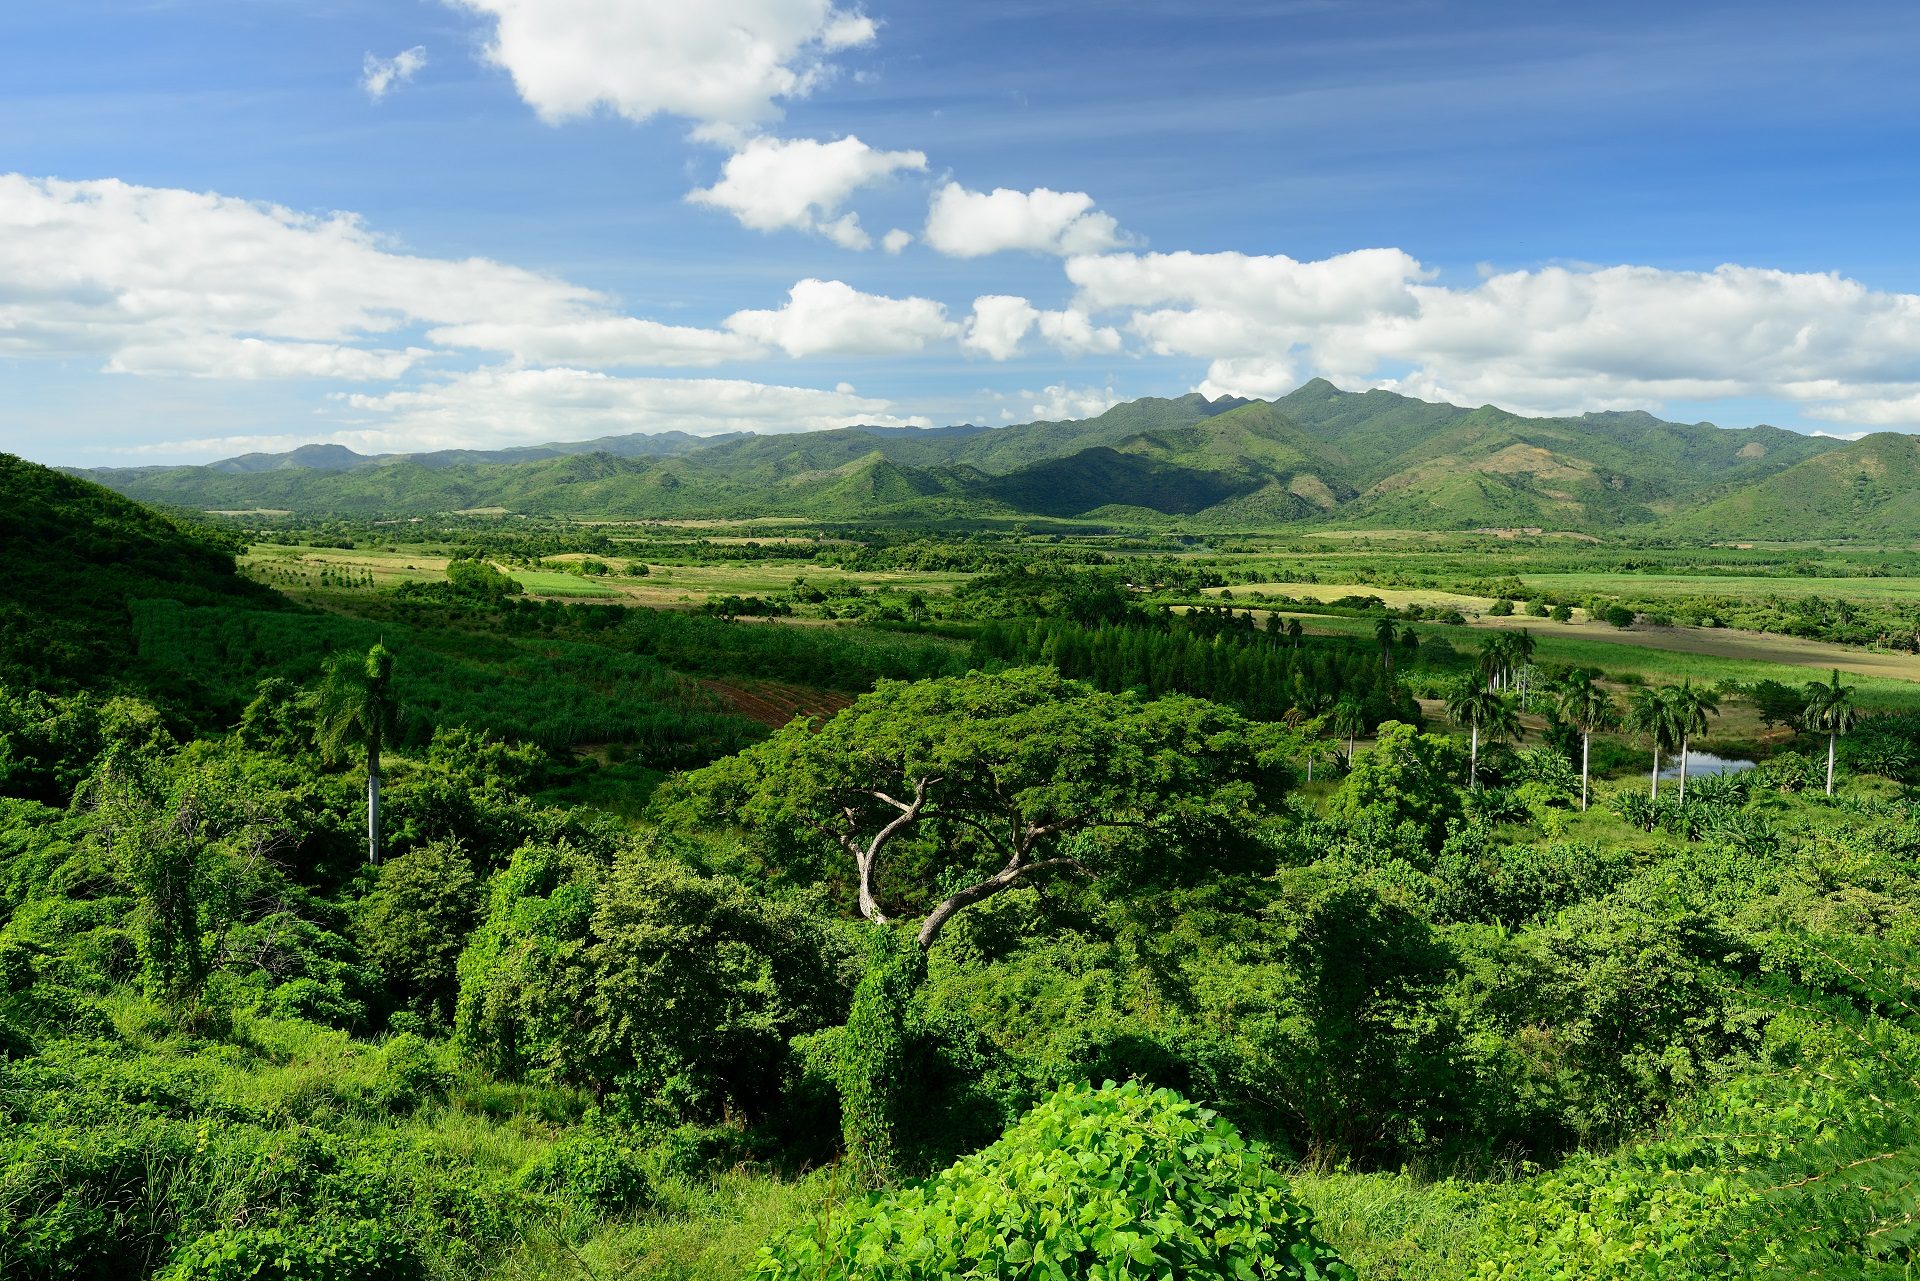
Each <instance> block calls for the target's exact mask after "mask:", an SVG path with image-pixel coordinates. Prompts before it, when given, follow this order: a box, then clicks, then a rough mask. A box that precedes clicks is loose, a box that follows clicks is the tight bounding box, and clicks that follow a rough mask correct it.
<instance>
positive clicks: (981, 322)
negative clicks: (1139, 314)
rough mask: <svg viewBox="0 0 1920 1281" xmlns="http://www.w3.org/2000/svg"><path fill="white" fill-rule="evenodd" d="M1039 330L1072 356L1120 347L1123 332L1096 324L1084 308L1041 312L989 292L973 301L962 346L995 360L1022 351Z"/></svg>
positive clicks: (1007, 295) (1108, 350) (1113, 349)
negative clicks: (1024, 343)
mask: <svg viewBox="0 0 1920 1281" xmlns="http://www.w3.org/2000/svg"><path fill="white" fill-rule="evenodd" d="M1035 330H1038V331H1039V332H1040V335H1041V337H1043V338H1044V339H1046V341H1047V342H1049V343H1051V344H1052V345H1053V346H1054V348H1055V349H1057V350H1059V351H1061V352H1063V353H1065V354H1067V355H1072V356H1078V355H1085V354H1087V353H1091V352H1116V351H1119V350H1120V347H1121V345H1122V341H1123V340H1122V339H1121V337H1120V331H1119V330H1117V329H1113V328H1111V327H1109V326H1096V325H1095V324H1094V323H1093V321H1092V320H1091V319H1090V318H1089V317H1088V316H1087V314H1086V313H1085V312H1082V311H1072V310H1069V311H1042V310H1040V309H1039V308H1037V307H1035V306H1034V305H1033V304H1032V303H1030V302H1028V301H1027V300H1026V299H1025V298H1020V297H1016V296H1013V295H1010V294H987V295H984V296H982V297H979V298H976V299H974V300H973V315H972V316H970V317H968V319H967V325H966V333H965V335H964V336H963V337H962V338H961V340H960V345H961V346H962V347H965V348H966V349H967V350H968V351H977V352H979V353H980V354H981V355H983V356H988V357H990V358H992V359H994V360H1010V359H1012V358H1013V357H1015V356H1017V355H1019V354H1020V347H1021V344H1022V343H1023V342H1024V341H1025V339H1026V337H1027V335H1028V334H1029V333H1032V332H1033V331H1035Z"/></svg>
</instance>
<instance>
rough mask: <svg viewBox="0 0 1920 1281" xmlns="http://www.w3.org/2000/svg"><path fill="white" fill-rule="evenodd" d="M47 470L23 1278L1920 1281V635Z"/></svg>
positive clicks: (22, 927)
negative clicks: (163, 499) (129, 492)
mask: <svg viewBox="0 0 1920 1281" xmlns="http://www.w3.org/2000/svg"><path fill="white" fill-rule="evenodd" d="M1779 474H1780V475H1791V474H1792V473H1791V472H1790V471H1786V470H1782V471H1781V472H1780V473H1779ZM145 483H150V484H152V485H158V484H159V480H158V479H154V480H151V481H149V482H145ZM0 487H3V492H0V535H3V536H4V541H0V563H3V566H0V567H4V569H5V571H6V573H7V574H8V579H7V581H8V583H9V584H10V586H9V587H8V589H7V596H6V599H5V601H4V606H3V607H0V1276H4V1277H7V1278H13V1277H20V1278H48V1279H52V1278H63V1279H64V1278H102V1279H106V1278H116V1279H117V1278H129V1277H132V1278H144V1277H155V1278H165V1279H166V1281H241V1279H243V1278H244V1279H248V1281H256V1279H265V1278H280V1279H285V1281H293V1279H296V1278H297V1279H301V1281H428V1279H432V1281H441V1279H446V1281H452V1279H453V1278H494V1279H499V1281H522V1279H531V1278H547V1277H552V1278H584V1279H587V1281H607V1279H610V1278H616V1277H618V1278H676V1279H683V1278H747V1277H751V1278H762V1279H764V1281H799V1279H801V1278H847V1279H849V1281H851V1279H852V1278H887V1279H897V1281H908V1279H919V1278H929V1279H931V1278H936V1277H979V1278H1030V1277H1031V1278H1072V1279H1080V1278H1085V1279H1087V1281H1092V1279H1094V1278H1100V1279H1102V1281H1117V1279H1119V1278H1129V1277H1137V1278H1163V1277H1164V1278H1190V1279H1194V1281H1201V1279H1208V1278H1223V1279H1225V1278H1232V1279H1234V1281H1246V1279H1248V1278H1297V1279H1299V1281H1308V1279H1320V1281H1330V1279H1334V1278H1340V1279H1359V1281H1376V1279H1378V1281H1414V1279H1419V1281H1495V1279H1498V1281H1576V1279H1579V1281H1586V1279H1592V1281H1600V1279H1601V1278H1607V1279H1613V1278H1645V1279H1646V1281H1656V1279H1657V1281H1668V1279H1671V1278H1695V1277H1698V1278H1726V1279H1728V1281H1732V1279H1734V1278H1751V1277H1781V1278H1789V1277H1794V1278H1797V1277H1833V1278H1843V1277H1844V1278H1855V1277H1861V1278H1885V1279H1887V1281H1892V1279H1894V1278H1908V1277H1911V1276H1912V1274H1913V1271H1914V1268H1915V1260H1916V1254H1915V1249H1916V1241H1917V1240H1920V1191H1916V1189H1920V1079H1916V1077H1915V1075H1914V1073H1915V1067H1914V1065H1915V1064H1916V1063H1920V1015H1917V1014H1916V1009H1920V951H1917V950H1916V949H1920V796H1917V795H1916V793H1915V791H1914V787H1915V785H1916V784H1920V714H1916V710H1915V709H1916V708H1920V698H1917V697H1915V696H1914V694H1915V691H1914V690H1913V689H1911V688H1909V685H1910V682H1908V681H1907V680H1906V678H1905V677H1904V676H1901V675H1899V669H1890V671H1891V672H1892V674H1888V673H1887V672H1882V671H1880V670H1879V669H1877V668H1868V669H1867V670H1864V671H1863V670H1861V667H1862V665H1863V664H1865V663H1866V662H1867V660H1868V659H1872V660H1874V661H1876V662H1877V661H1879V660H1880V659H1881V658H1883V657H1889V655H1884V654H1881V653H1879V652H1873V651H1868V650H1864V649H1860V650H1855V651H1848V650H1844V649H1843V648H1842V647H1840V646H1838V645H1834V646H1830V647H1829V648H1825V649H1820V650H1817V651H1809V652H1808V653H1807V654H1806V655H1801V656H1799V657H1798V658H1796V660H1795V663H1797V665H1795V664H1790V663H1787V662H1778V663H1768V662H1760V661H1757V660H1755V661H1748V660H1744V659H1730V658H1720V657H1713V656H1710V655H1709V656H1697V655H1679V656H1676V653H1675V651H1672V650H1660V649H1659V648H1658V647H1653V646H1650V647H1647V648H1635V647H1633V646H1631V645H1628V644H1625V643H1622V642H1620V641H1618V640H1613V639H1609V640H1604V641H1602V640H1595V639H1593V638H1594V637H1595V636H1598V635H1601V634H1603V630H1602V629H1604V632H1605V633H1611V632H1614V631H1616V630H1618V629H1614V628H1611V627H1609V626H1608V625H1607V624H1605V623H1604V622H1603V621H1599V620H1597V619H1596V620H1594V621H1591V622H1587V621H1582V622H1578V623H1576V622H1570V621H1563V622H1556V621H1555V620H1554V619H1553V618H1552V616H1551V611H1552V606H1550V605H1549V603H1548V601H1547V600H1546V598H1545V597H1544V596H1542V597H1540V598H1538V602H1537V603H1538V604H1539V610H1538V612H1535V611H1534V610H1533V609H1532V608H1531V606H1532V605H1533V604H1534V603H1535V601H1534V600H1533V599H1531V598H1528V597H1526V596H1523V595H1521V594H1520V593H1519V592H1518V591H1515V590H1514V589H1512V588H1509V587H1507V586H1506V585H1504V584H1499V585H1498V590H1499V591H1500V592H1501V593H1502V594H1500V595H1498V596H1497V597H1496V596H1494V595H1493V594H1491V593H1489V594H1487V595H1486V596H1484V597H1483V598H1482V599H1484V600H1485V602H1486V603H1487V605H1488V607H1489V608H1488V610H1487V611H1478V610H1476V612H1475V614H1474V617H1473V618H1472V619H1471V620H1469V619H1468V618H1466V617H1465V615H1464V613H1463V614H1462V618H1461V621H1459V622H1452V621H1448V619H1447V617H1446V615H1447V614H1448V613H1449V612H1451V611H1458V610H1460V609H1461V607H1460V606H1459V605H1457V604H1453V603H1449V602H1448V601H1433V600H1420V599H1414V598H1413V591H1412V589H1407V590H1406V591H1405V592H1404V593H1403V594H1401V595H1389V596H1383V595H1379V594H1377V592H1378V591H1388V592H1391V591H1392V590H1394V589H1388V588H1377V589H1376V590H1369V591H1354V592H1347V593H1344V594H1343V595H1342V596H1339V597H1328V598H1327V599H1321V598H1320V597H1318V596H1315V597H1311V598H1309V597H1308V596H1306V595H1303V594H1296V590H1297V589H1298V588H1300V587H1301V586H1303V585H1304V580H1302V579H1296V578H1282V577H1278V576H1276V574H1277V572H1278V570H1279V568H1280V566H1279V565H1278V564H1277V562H1276V559H1275V558H1276V557H1279V556H1282V555H1285V556H1293V555H1296V554H1297V555H1300V556H1305V555H1307V553H1306V552H1304V551H1300V552H1297V553H1296V552H1291V551H1290V552H1284V553H1283V552H1279V551H1276V550H1275V549H1274V548H1273V547H1271V546H1268V545H1264V544H1260V545H1257V546H1255V545H1251V544H1250V546H1251V549H1250V550H1245V551H1242V552H1237V553H1236V552H1226V551H1207V552H1205V554H1203V553H1202V550H1197V549H1195V548H1192V547H1188V546H1186V545H1183V544H1179V543H1177V542H1173V543H1166V542H1161V541H1157V540H1158V539H1159V538H1160V537H1161V536H1160V535H1159V534H1155V533H1154V532H1153V531H1151V530H1146V531H1134V532H1132V533H1130V534H1127V535H1126V536H1125V539H1130V540H1132V541H1131V543H1130V544H1129V545H1125V546H1123V545H1122V542H1123V541H1125V540H1123V539H1122V538H1120V537H1119V536H1117V535H1110V534H1100V535H1098V536H1095V535H1093V534H1091V533H1089V534H1087V536H1086V538H1085V540H1083V541H1075V540H1073V539H1068V538H1064V537H1055V536H1053V535H1049V534H1045V533H1040V534H1036V533H1035V532H1034V531H1032V530H1012V529H1007V530H999V531H993V530H984V529H970V530H964V531H956V530H946V531H940V530H931V529H922V530H919V531H916V532H915V533H914V534H913V535H912V536H911V537H904V536H902V535H901V534H900V532H899V531H898V530H894V531H876V530H864V531H863V530H860V529H856V528H849V527H835V528H832V529H817V530H810V531H801V530H798V529H797V528H796V529H793V530H789V531H787V532H784V533H782V534H781V535H780V537H781V538H784V539H788V540H791V541H789V542H784V543H779V544H774V543H772V542H771V541H769V542H766V543H762V542H761V539H762V538H765V537H767V536H766V535H765V534H764V531H755V530H751V529H749V530H746V531H744V532H742V531H734V532H727V533H703V534H701V535H700V536H698V537H689V536H688V535H687V534H686V532H685V531H684V530H671V531H661V530H638V531H625V532H622V531H614V532H609V531H608V530H606V529H604V528H601V527H598V526H586V525H581V526H569V525H565V524H562V523H555V524H552V525H534V524H527V525H520V524H516V523H513V522H510V521H504V520H502V521H495V522H493V523H486V522H484V521H479V520H474V521H461V520H454V519H451V518H448V519H447V520H446V521H444V522H443V523H441V524H438V525H435V526H433V527H431V528H426V529H415V528H413V527H409V526H402V527H397V528H396V527H386V526H374V525H366V526H345V525H323V524H314V525H306V526H300V527H298V528H295V527H292V526H288V527H285V528H282V527H276V526H270V525H259V524H248V523H247V522H245V521H241V520H229V521H226V522H224V523H216V524H213V525H209V524H207V523H205V520H204V519H202V518H197V517H196V518H191V519H189V518H186V517H177V516H175V515H172V514H168V513H165V512H160V511H154V510H149V509H145V508H141V507H137V506H135V505H134V504H133V503H132V502H131V501H129V500H125V499H122V498H119V497H117V496H115V495H112V494H109V493H107V492H106V491H103V490H100V489H98V488H96V487H94V486H92V485H91V484H88V483H87V482H84V481H81V480H78V479H75V478H72V477H68V476H64V475H60V474H57V473H51V472H46V471H43V470H41V469H38V468H34V467H31V466H29V465H27V464H23V463H19V462H17V461H14V460H10V459H0ZM206 519H212V518H206ZM416 537H417V538H418V539H419V540H420V541H418V542H413V541H409V540H410V539H414V538H416ZM1249 537H1250V538H1251V536H1249ZM276 539H289V540H292V539H298V540H300V541H298V542H297V543H296V542H292V541H275V540H276ZM728 540H733V541H728ZM1256 541H1257V540H1256ZM749 542H752V543H755V544H756V546H755V548H754V549H753V550H752V552H751V553H749V552H748V551H745V550H739V551H736V550H735V549H743V548H744V547H745V544H746V543H749ZM338 543H350V544H354V546H353V547H350V548H349V547H338V546H330V544H338ZM295 546H297V547H299V548H301V549H302V550H301V551H300V552H299V556H298V557H297V558H296V557H293V556H290V555H282V554H281V551H282V550H284V549H288V548H292V547H295ZM769 547H777V548H779V549H780V550H777V551H769V550H767V549H768V548H769ZM375 548H377V549H378V553H377V556H375V554H374V552H372V551H370V550H368V551H367V554H368V555H369V556H374V559H370V560H368V561H367V562H366V563H365V564H364V565H360V564H356V565H355V566H354V567H353V568H352V569H351V570H348V569H347V568H345V567H342V568H340V569H339V572H338V573H337V575H336V572H335V568H334V567H332V566H329V567H328V570H327V581H326V582H324V583H322V582H320V581H318V576H317V573H313V572H311V571H312V570H313V566H312V565H311V564H310V563H309V562H308V561H307V560H306V559H304V558H306V557H308V556H320V557H325V556H344V555H345V554H347V553H348V552H349V551H351V552H355V553H359V552H361V551H363V550H367V549H375ZM276 549H280V550H276ZM803 551H804V557H803V556H802V552H803ZM763 553H764V554H763ZM1418 554H1419V555H1422V556H1429V555H1431V556H1435V557H1438V556H1439V555H1440V554H1441V553H1438V552H1431V551H1422V552H1420V553H1418ZM1445 554H1446V555H1465V553H1457V552H1447V553H1445ZM1502 554H1505V555H1508V556H1509V557H1510V561H1511V564H1512V568H1513V569H1514V571H1515V575H1516V577H1517V576H1518V575H1520V574H1522V573H1524V572H1531V571H1530V570H1529V564H1528V563H1526V562H1525V557H1526V556H1527V555H1529V554H1531V553H1529V552H1527V551H1526V550H1525V549H1519V550H1513V551H1510V552H1506V553H1502ZM1559 554H1560V552H1559V551H1557V550H1555V549H1547V550H1544V551H1540V552H1539V553H1538V559H1539V562H1541V563H1549V568H1551V565H1550V562H1551V561H1552V558H1553V557H1554V556H1557V555H1559ZM1582 554H1585V553H1584V552H1583V553H1582ZM1701 554H1702V555H1705V554H1707V553H1706V552H1704V551H1703V552H1702V553H1701ZM1808 554H1810V555H1811V554H1816V553H1814V552H1809V553H1808ZM1817 554H1825V553H1817ZM1327 555H1328V556H1329V557H1335V556H1344V555H1346V553H1344V552H1329V553H1327ZM1479 555H1480V557H1481V559H1482V560H1484V558H1485V555H1486V554H1485V553H1484V549H1483V553H1481V554H1479ZM1235 556H1238V557H1240V559H1239V560H1237V561H1236V560H1235V559H1234V557H1235ZM236 557H239V558H241V564H242V565H244V567H245V570H246V572H241V569H240V568H238V567H237V566H236ZM587 560H591V561H592V563H594V564H597V565H599V566H600V569H599V570H598V571H592V572H589V571H586V570H563V569H556V568H553V566H555V565H570V564H572V565H578V564H584V563H586V561H587ZM532 563H537V564H541V565H545V566H546V568H542V569H534V568H531V567H530V565H531V564H532ZM1432 563H1433V564H1438V563H1439V562H1438V561H1437V560H1435V561H1433V562H1432ZM1320 564H1321V568H1322V569H1324V571H1325V574H1326V577H1327V578H1328V579H1329V580H1330V581H1335V582H1339V583H1342V584H1344V583H1346V582H1347V581H1348V580H1347V579H1346V578H1344V577H1341V576H1340V575H1341V574H1342V573H1347V572H1350V570H1351V566H1347V565H1335V564H1334V563H1333V562H1332V561H1331V560H1329V561H1326V562H1320ZM302 566H304V567H305V568H302ZM404 566H412V567H413V568H412V569H410V570H409V569H403V568H402V567H404ZM635 566H637V567H638V569H639V570H640V571H642V572H638V573H636V572H634V567H635ZM849 566H853V567H854V568H849ZM716 567H717V568H716ZM1534 567H1535V568H1538V565H1537V564H1536V565H1535V566H1534ZM1292 568H1293V569H1295V570H1298V571H1300V572H1305V571H1304V570H1302V569H1301V567H1300V566H1293V567H1292ZM1313 572H1315V573H1316V575H1317V574H1319V572H1320V570H1315V571H1313ZM1472 572H1473V573H1476V574H1482V575H1484V574H1485V572H1486V571H1485V569H1484V565H1481V566H1479V567H1476V568H1474V569H1473V570H1472ZM1542 572H1546V571H1542ZM532 575H544V576H546V577H531V576H532ZM861 575H866V576H867V577H860V576H861ZM754 576H757V577H754ZM548 578H550V579H552V580H553V582H551V583H549V582H548V581H547V580H548ZM523 580H525V581H523ZM563 580H564V581H563ZM576 582H577V583H580V584H584V585H586V586H587V587H593V588H596V589H597V588H598V585H599V584H601V583H606V584H611V586H607V587H606V588H605V590H606V591H608V592H610V593H613V594H612V595H610V596H605V597H602V596H594V595H585V596H582V595H574V594H569V593H570V592H571V591H572V590H573V589H572V584H574V583H576ZM676 582H680V583H688V584H693V583H698V584H700V585H701V586H702V590H698V591H696V590H688V591H681V590H680V588H679V587H678V586H675V584H676ZM1450 582H1451V586H1452V587H1457V588H1460V589H1462V590H1461V591H1460V592H1458V593H1455V595H1456V596H1457V597H1458V599H1460V600H1468V599H1470V593H1468V592H1467V591H1466V590H1465V589H1468V588H1473V587H1476V586H1478V587H1484V586H1487V584H1486V583H1485V582H1484V581H1478V582H1470V581H1467V580H1466V579H1465V578H1464V577H1461V578H1458V579H1454V580H1450ZM1256 583H1265V584H1268V585H1269V586H1267V587H1255V586H1253V584H1256ZM56 584H57V588H56V586H55V585H56ZM1282 584H1286V585H1287V586H1286V588H1284V589H1283V588H1282V586H1281V585H1282ZM1362 586H1364V584H1363V585H1362ZM548 587H556V590H552V591H549V590H547V588H548ZM29 589H30V590H29ZM705 589H710V590H705ZM1255 591H1258V592H1259V596H1258V597H1257V598H1256V596H1255V595H1254V593H1255ZM649 592H662V593H670V595H665V596H660V597H658V598H654V597H647V596H644V595H636V594H629V593H649ZM682 596H684V597H685V599H680V597H682ZM708 597H711V598H715V599H718V600H720V601H722V602H723V603H724V602H725V601H726V600H727V599H728V598H729V597H731V598H732V599H733V600H734V601H735V602H737V604H733V605H726V606H725V607H724V608H718V609H709V608H707V606H708V605H709V604H710V603H711V602H710V600H709V599H707V598H708ZM1283 598H1284V599H1283ZM756 599H757V600H759V601H760V602H761V603H762V604H765V603H768V602H771V601H774V600H778V601H779V602H781V603H782V604H783V605H785V606H786V608H787V612H786V613H784V614H782V613H780V612H779V611H777V610H771V611H760V612H755V611H754V610H753V609H751V608H749V606H750V605H751V602H752V601H754V600H756ZM1496 599H1497V600H1499V601H1500V602H1503V603H1507V604H1508V605H1509V608H1508V609H1507V610H1506V611H1505V612H1492V611H1491V605H1492V602H1493V601H1494V600H1496ZM914 600H917V601H918V602H919V604H918V605H917V606H916V605H914V604H912V603H911V602H912V601H914ZM1515 600H1518V601H1519V602H1520V605H1519V610H1518V616H1516V609H1515V608H1514V607H1513V604H1512V603H1513V602H1514V601H1515ZM1558 604H1560V602H1558V601H1555V602H1553V605H1558ZM1581 608H1582V609H1585V608H1586V607H1585V606H1584V605H1583V606H1582V607H1581ZM829 611H831V612H829ZM1569 612H1570V608H1569ZM1582 628H1585V629H1587V630H1580V629H1582ZM1674 630H1675V631H1678V630H1679V629H1677V628H1676V629H1674ZM1702 630H1705V629H1702ZM1630 635H1632V633H1630ZM1662 635H1664V633H1662ZM1829 658H1831V660H1832V661H1831V662H1829V661H1826V660H1828V659H1829ZM1703 753H1710V754H1711V755H1705V754H1703Z"/></svg>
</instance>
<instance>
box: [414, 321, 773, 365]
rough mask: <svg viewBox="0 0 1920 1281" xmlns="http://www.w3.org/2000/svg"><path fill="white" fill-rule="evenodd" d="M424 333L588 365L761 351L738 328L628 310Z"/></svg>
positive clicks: (717, 359)
mask: <svg viewBox="0 0 1920 1281" xmlns="http://www.w3.org/2000/svg"><path fill="white" fill-rule="evenodd" d="M427 337H429V338H431V339H432V340H433V341H434V342H437V343H444V344H445V345H447V346H449V347H466V348H472V349H474V350H478V351H493V352H504V353H507V354H509V355H512V356H514V357H516V358H518V359H520V360H522V361H527V362H531V363H534V364H542V365H584V366H587V367H589V368H593V369H618V368H623V367H637V366H645V365H654V366H669V365H674V366H682V367H692V368H701V367H707V366H712V365H723V364H726V363H727V362H728V361H734V360H751V359H753V358H754V357H756V356H763V355H765V354H766V349H765V348H764V347H762V346H761V345H760V344H759V343H757V342H755V341H754V340H752V339H750V338H745V337H742V336H741V335H739V334H735V333H728V332H725V331H723V330H717V329H700V328H696V327H692V326H687V325H663V324H661V323H660V322H659V321H656V320H640V319H637V318H635V317H633V316H588V317H581V318H577V319H561V320H551V321H545V322H538V323H525V322H520V321H477V322H474V323H472V324H465V325H445V326H442V327H440V328H438V329H432V330H429V331H428V332H427Z"/></svg>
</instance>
